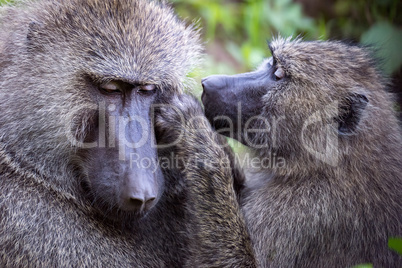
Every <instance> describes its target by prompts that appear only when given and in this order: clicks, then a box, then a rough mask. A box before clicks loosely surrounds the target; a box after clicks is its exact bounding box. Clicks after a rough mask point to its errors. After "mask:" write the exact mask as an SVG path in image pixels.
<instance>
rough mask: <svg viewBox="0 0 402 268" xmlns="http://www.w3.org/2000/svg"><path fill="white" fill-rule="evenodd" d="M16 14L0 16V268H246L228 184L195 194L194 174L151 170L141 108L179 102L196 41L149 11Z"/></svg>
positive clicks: (66, 7) (153, 153) (55, 6)
mask: <svg viewBox="0 0 402 268" xmlns="http://www.w3.org/2000/svg"><path fill="white" fill-rule="evenodd" d="M18 5H19V4H18ZM18 5H17V6H14V7H3V8H2V9H1V10H0V12H1V13H0V14H1V16H0V29H1V30H0V109H1V111H2V112H1V114H0V128H1V130H0V172H1V173H0V178H1V180H0V214H1V217H0V266H2V267H16V266H17V267H60V266H61V267H64V266H68V267H80V266H85V267H87V266H88V267H127V266H133V267H181V266H183V265H185V264H186V263H187V264H197V265H199V266H203V265H210V264H215V265H220V266H225V265H226V264H227V265H233V266H241V265H247V266H248V265H251V266H253V257H252V254H253V252H252V248H251V246H250V244H249V238H248V236H247V232H246V230H245V227H244V222H243V220H242V218H241V214H240V209H239V206H238V205H237V203H236V200H235V194H234V190H233V185H232V184H231V178H232V174H231V171H230V170H227V171H225V173H222V172H221V173H218V172H214V171H210V173H208V174H209V175H211V176H212V178H215V179H217V180H218V179H219V181H223V182H224V181H227V182H228V183H229V184H224V185H223V188H222V189H219V188H217V189H216V191H215V192H210V191H209V189H207V190H208V192H205V190H203V189H204V188H203V187H198V186H197V183H201V184H202V183H206V181H209V179H210V178H208V177H206V175H208V174H206V173H205V172H204V171H203V169H202V168H199V167H198V166H190V167H187V168H186V169H185V170H184V169H182V168H181V167H174V166H173V167H163V168H161V166H160V165H159V164H158V161H157V160H158V157H159V156H158V151H157V148H156V146H153V143H154V142H153V140H154V139H155V138H158V139H160V140H161V141H163V140H165V139H164V137H155V135H154V131H153V127H152V124H151V122H152V120H153V118H154V117H153V113H152V109H151V107H152V105H153V104H154V103H156V102H158V100H162V99H164V98H167V96H170V95H176V94H178V93H180V92H181V91H182V90H183V87H184V85H185V83H186V80H185V77H186V73H187V72H188V71H189V69H190V68H191V67H192V66H193V65H194V64H196V63H197V62H198V61H199V58H200V51H201V46H200V44H199V36H198V33H197V31H196V30H194V29H193V27H192V26H190V27H186V26H185V25H184V23H183V22H182V21H180V20H179V19H178V18H177V17H176V16H175V15H174V13H173V12H172V10H171V8H170V7H168V6H167V5H166V4H165V3H164V2H159V1H148V0H138V1H135V0H115V1H97V0H87V1H81V0H65V1H53V0H44V1H32V2H31V1H29V2H27V3H25V4H23V6H18ZM182 98H185V97H182ZM177 105H178V106H179V108H180V109H182V110H184V111H185V112H186V116H192V115H194V116H197V115H200V114H202V112H201V111H200V110H199V109H198V110H197V109H193V111H195V112H198V114H191V113H189V112H188V111H187V108H186V107H193V106H194V107H198V106H199V104H197V103H194V102H189V103H188V104H184V103H181V104H180V105H179V104H177ZM196 105H198V106H196ZM159 108H160V109H161V110H163V111H164V112H165V111H166V113H167V112H168V107H167V105H165V106H162V107H159ZM172 109H173V108H172ZM180 109H179V111H180ZM175 111H176V110H175ZM165 116H168V113H167V114H166V115H164V114H162V115H161V114H159V115H158V118H159V119H158V121H157V122H162V120H163V119H164V117H165ZM165 120H168V119H165ZM158 125H159V126H160V128H159V130H158V131H163V130H167V129H168V126H164V125H163V123H159V124H158ZM171 125H172V127H176V128H178V127H180V126H182V125H181V122H172V123H171ZM204 125H205V124H204ZM207 126H208V125H207ZM208 127H209V131H211V127H210V126H208ZM191 131H192V130H191V129H190V130H188V131H187V132H188V133H191ZM161 133H162V132H161ZM169 133H170V132H169ZM187 138H188V139H191V138H192V137H191V136H189V137H187V136H185V137H184V138H183V139H181V142H182V143H183V145H186V146H187V145H190V143H189V142H187V143H186V139H187ZM180 144H181V143H178V144H177V145H176V146H175V147H174V148H172V149H170V150H171V151H172V152H174V153H177V154H187V156H188V155H189V154H191V152H193V151H194V152H197V151H196V148H195V149H194V150H192V149H191V147H187V148H181V147H180ZM181 150H184V153H181ZM164 153H166V152H164ZM202 154H203V155H204V156H208V155H209V154H211V155H212V156H213V155H215V154H218V155H219V154H222V153H220V151H219V150H212V148H211V150H204V151H203V152H202ZM217 170H218V171H219V169H217ZM239 174H240V173H239ZM191 176H194V178H197V180H194V179H193V177H191ZM220 176H222V177H220ZM220 191H225V194H226V195H225V196H224V197H225V198H222V196H220V195H219V193H220ZM196 198H200V199H199V200H196ZM203 202H205V204H204V206H201V205H199V204H203ZM211 204H212V205H213V206H216V207H219V204H221V207H220V208H221V209H219V210H217V209H215V210H214V214H212V215H210V213H209V205H211ZM220 213H224V214H220ZM217 219H224V220H222V222H223V223H225V224H226V225H224V226H223V225H222V226H221V225H219V223H220V221H218V220H217ZM206 227H208V230H207V231H204V229H203V228H206ZM225 228H230V232H229V231H228V230H226V231H225ZM214 229H217V234H218V235H219V236H217V237H216V238H215V237H211V235H210V233H208V232H213V230H214ZM233 230H235V231H234V232H233ZM204 234H205V235H204ZM234 234H236V235H239V236H241V237H234ZM225 235H226V236H225ZM227 235H230V236H227ZM192 237H197V238H198V239H199V240H198V241H191V238H192ZM218 238H219V239H222V240H219V241H216V239H218ZM210 239H211V240H210ZM214 239H215V240H214ZM214 242H216V247H214V246H215V245H214V244H213V243H214Z"/></svg>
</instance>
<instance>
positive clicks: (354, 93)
mask: <svg viewBox="0 0 402 268" xmlns="http://www.w3.org/2000/svg"><path fill="white" fill-rule="evenodd" d="M270 49H271V51H272V57H273V58H271V59H268V60H267V61H265V62H264V63H263V64H262V65H261V66H260V67H259V69H258V70H256V71H255V72H252V73H250V74H249V75H248V76H247V74H243V75H236V76H211V77H208V78H206V79H205V80H203V83H204V96H203V101H204V105H205V108H206V114H207V117H208V118H209V120H210V121H211V122H212V123H213V124H215V127H216V128H217V130H219V129H220V128H221V127H223V126H222V125H219V124H221V123H216V122H215V123H214V121H215V120H214V116H216V115H228V113H229V112H228V111H231V109H236V107H237V106H236V105H237V103H238V101H242V103H243V104H244V103H245V101H249V104H247V105H248V106H250V105H251V107H244V105H243V107H242V109H243V110H242V111H248V112H249V113H250V114H248V115H247V114H245V113H246V112H244V113H243V114H242V115H243V116H246V117H248V118H251V117H252V116H259V117H258V118H254V119H253V120H251V121H250V122H251V123H250V124H249V125H248V128H247V129H246V127H247V126H246V125H245V124H244V123H243V124H242V125H241V128H242V129H241V131H240V132H241V134H240V137H238V139H239V140H241V141H242V142H244V143H245V144H246V145H249V146H250V147H251V148H253V147H254V151H255V153H256V156H257V157H258V158H259V159H260V160H262V161H266V160H268V159H271V161H272V159H273V158H275V159H276V160H278V159H280V158H282V159H283V160H284V161H283V162H282V163H284V164H280V165H276V164H272V162H271V165H267V163H265V167H261V168H260V170H259V171H258V172H256V173H253V174H251V175H250V176H248V177H247V180H246V181H247V183H246V186H245V190H244V191H243V192H242V194H241V195H242V210H243V212H244V214H245V217H246V222H247V225H248V229H249V231H250V235H251V238H252V241H253V244H254V248H255V252H256V257H257V259H258V261H259V262H260V265H261V266H262V267H351V266H354V265H358V264H362V263H372V264H373V265H374V267H401V266H402V258H401V256H399V255H398V254H397V253H396V252H394V251H393V250H391V249H390V248H388V239H389V238H392V237H402V163H401V161H402V155H401V154H402V138H401V129H400V126H399V124H398V121H397V118H396V115H395V111H394V110H393V97H392V96H391V95H390V94H389V93H388V92H387V91H386V87H387V81H386V80H385V79H384V78H383V76H382V75H381V74H380V72H379V71H378V69H377V64H376V63H375V61H374V60H373V59H372V57H371V53H370V51H369V50H368V49H366V48H362V47H358V46H354V45H349V44H345V43H342V42H337V41H326V42H325V41H311V42H303V41H301V40H299V39H297V40H291V39H284V38H277V39H275V40H274V41H272V42H271V43H270ZM277 70H281V71H279V72H277ZM282 71H283V72H282ZM259 74H261V78H258V77H259V76H258V75H259ZM277 75H279V77H276V76H277ZM247 77H254V78H253V79H252V80H248V81H246V79H247ZM258 79H261V80H263V81H264V82H261V83H259V82H258V81H257V82H256V80H258ZM241 80H243V82H244V87H243V88H240V86H239V85H241ZM222 81H224V82H222ZM252 83H255V84H252ZM258 83H259V84H258ZM222 85H225V86H223V87H222ZM254 85H257V86H254ZM231 86H232V87H233V88H231ZM214 87H215V88H214ZM225 87H226V88H225ZM229 88H231V89H230V90H232V91H234V92H236V94H235V95H236V96H240V95H241V93H240V91H241V90H243V89H244V90H245V91H244V92H245V94H246V95H247V98H248V99H247V100H244V99H240V100H239V99H236V102H235V103H234V104H232V106H230V105H229V104H225V105H222V104H221V101H225V99H228V98H229V97H230V95H229V94H225V93H224V92H225V90H228V89H229ZM226 92H227V91H226ZM211 96H212V97H211ZM254 96H256V97H255V99H253V100H254V101H253V103H251V102H250V99H252V98H254ZM213 102H216V103H217V105H214V104H213ZM219 105H220V106H221V107H222V106H224V107H225V111H223V110H219V109H217V108H216V107H218V106H219ZM246 119H247V118H246ZM246 119H244V120H246ZM232 120H235V119H233V118H232ZM255 129H259V130H265V131H257V132H256V131H249V132H248V130H255ZM247 132H248V133H247ZM235 137H236V136H235Z"/></svg>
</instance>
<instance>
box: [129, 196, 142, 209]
mask: <svg viewBox="0 0 402 268" xmlns="http://www.w3.org/2000/svg"><path fill="white" fill-rule="evenodd" d="M129 202H130V206H132V207H135V208H141V206H142V204H143V203H144V200H142V199H139V198H130V201H129Z"/></svg>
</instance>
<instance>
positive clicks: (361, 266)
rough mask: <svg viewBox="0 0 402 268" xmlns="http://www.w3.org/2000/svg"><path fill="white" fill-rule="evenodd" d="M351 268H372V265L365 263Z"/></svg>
mask: <svg viewBox="0 0 402 268" xmlns="http://www.w3.org/2000/svg"><path fill="white" fill-rule="evenodd" d="M352 268H373V265H372V264H371V263H365V264H359V265H356V266H353V267H352Z"/></svg>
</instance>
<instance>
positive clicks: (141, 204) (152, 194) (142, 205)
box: [120, 177, 158, 212]
mask: <svg viewBox="0 0 402 268" xmlns="http://www.w3.org/2000/svg"><path fill="white" fill-rule="evenodd" d="M127 180H128V183H127V185H126V186H125V187H124V188H123V191H122V193H121V196H120V198H121V206H120V207H121V209H122V210H125V211H138V212H147V211H149V210H150V209H151V208H152V207H153V206H154V204H155V203H156V201H155V200H156V199H157V196H158V187H157V183H156V180H154V179H152V178H139V177H135V178H131V179H130V178H128V179H127Z"/></svg>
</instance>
